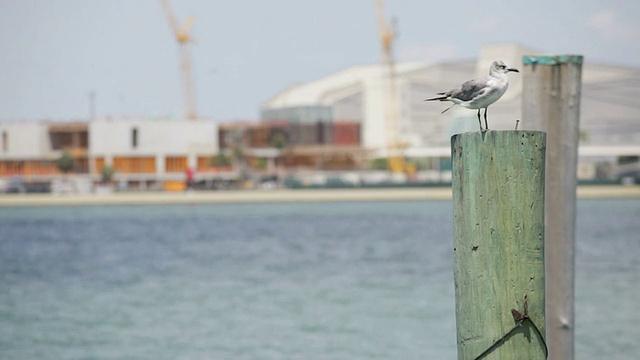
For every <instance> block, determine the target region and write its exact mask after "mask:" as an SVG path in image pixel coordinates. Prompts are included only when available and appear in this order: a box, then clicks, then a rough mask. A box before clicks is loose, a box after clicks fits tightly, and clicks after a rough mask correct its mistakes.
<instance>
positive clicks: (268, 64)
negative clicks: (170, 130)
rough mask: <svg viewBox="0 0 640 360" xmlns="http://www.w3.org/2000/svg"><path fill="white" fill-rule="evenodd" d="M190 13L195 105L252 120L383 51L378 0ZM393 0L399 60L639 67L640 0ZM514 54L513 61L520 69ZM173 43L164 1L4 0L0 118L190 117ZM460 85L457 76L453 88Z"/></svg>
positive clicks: (182, 12) (204, 111) (183, 7)
mask: <svg viewBox="0 0 640 360" xmlns="http://www.w3.org/2000/svg"><path fill="white" fill-rule="evenodd" d="M171 3H172V7H173V9H174V11H175V13H176V15H177V17H178V20H179V21H180V22H183V21H184V20H185V18H186V17H187V16H189V15H193V16H194V17H195V22H194V24H193V29H192V36H193V37H194V39H195V43H193V44H192V46H191V57H192V63H193V74H194V79H195V80H194V82H195V93H196V103H197V111H198V115H199V116H201V117H206V118H212V119H217V120H220V121H230V120H257V119H258V118H259V112H260V106H261V105H262V104H263V103H264V102H266V101H267V100H268V99H269V98H271V97H273V96H275V95H277V94H278V93H279V92H280V91H282V90H284V89H286V88H288V87H290V86H292V85H294V84H296V83H303V82H308V81H312V80H316V79H319V78H322V77H324V76H327V75H330V74H332V73H335V72H337V71H341V70H344V69H347V68H349V67H352V66H357V65H363V64H374V63H378V62H379V61H380V45H379V41H378V28H377V23H376V17H375V16H376V15H375V14H376V12H375V6H374V1H373V0H322V1H301V0H269V1H261V0H234V1H221V0H173V1H172V2H171ZM457 3H458V4H459V6H458V7H457V8H455V9H454V7H453V6H452V4H451V3H450V2H444V1H439V2H435V1H409V0H386V1H385V12H386V15H387V17H388V18H390V17H392V16H395V17H397V18H398V31H399V38H398V40H397V41H396V43H395V56H396V58H397V60H398V61H420V62H425V63H435V62H441V61H459V60H469V59H474V58H476V57H477V56H478V54H479V51H480V49H481V48H482V46H484V45H488V44H499V43H519V44H522V45H524V46H527V47H531V48H533V49H536V50H538V51H540V52H542V53H547V54H579V55H584V56H585V61H586V62H594V63H604V64H614V65H623V66H632V67H640V41H639V40H638V39H640V23H639V22H638V21H637V19H638V17H639V16H640V1H629V0H613V1H606V2H604V1H596V0H584V1H574V0H557V1H517V0H512V1H499V0H484V1H464V0H460V1H458V2H457ZM517 65H518V64H514V66H517ZM181 79H182V72H181V70H180V53H179V49H178V45H177V43H176V41H175V38H174V36H173V32H172V30H171V29H170V27H169V24H168V21H167V18H166V15H165V13H164V10H163V8H162V6H161V2H160V0H57V1H49V0H0V120H17V121H19V120H41V119H49V120H62V121H64V120H83V119H88V118H90V116H91V109H92V107H91V105H90V104H91V100H90V99H91V95H90V94H92V93H93V94H94V96H95V97H94V101H95V102H94V104H95V107H94V110H95V114H96V116H97V117H114V118H117V117H149V118H161V117H170V118H176V119H178V118H181V117H182V116H183V115H184V114H185V106H184V98H183V89H182V85H181V84H182V83H181ZM455 85H458V84H452V86H455Z"/></svg>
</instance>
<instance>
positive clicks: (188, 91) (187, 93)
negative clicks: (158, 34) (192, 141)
mask: <svg viewBox="0 0 640 360" xmlns="http://www.w3.org/2000/svg"><path fill="white" fill-rule="evenodd" d="M162 7H163V8H164V10H165V12H166V13H167V19H168V20H169V25H170V26H171V30H173V33H174V34H175V37H176V40H178V45H179V46H180V57H181V61H182V65H181V66H182V85H183V87H184V97H185V103H186V118H187V119H189V120H195V119H196V118H197V117H198V115H197V114H196V104H195V95H194V88H193V78H192V75H191V56H190V53H189V44H190V43H192V42H193V38H192V37H191V35H190V32H191V28H192V27H193V21H194V20H195V19H194V17H193V16H189V17H187V19H186V20H185V22H184V25H182V26H180V24H178V20H177V18H176V16H175V14H174V13H173V10H172V9H171V5H170V4H169V0H162Z"/></svg>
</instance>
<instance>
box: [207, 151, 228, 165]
mask: <svg viewBox="0 0 640 360" xmlns="http://www.w3.org/2000/svg"><path fill="white" fill-rule="evenodd" d="M209 165H211V166H217V167H225V166H229V165H231V159H230V158H229V157H228V156H227V155H225V154H224V153H223V152H219V153H218V154H216V156H214V157H212V158H211V161H210V162H209Z"/></svg>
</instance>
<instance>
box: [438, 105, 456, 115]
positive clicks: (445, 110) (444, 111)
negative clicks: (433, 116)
mask: <svg viewBox="0 0 640 360" xmlns="http://www.w3.org/2000/svg"><path fill="white" fill-rule="evenodd" d="M454 106H456V104H453V105H451V106H449V107H448V108H446V109H444V110H443V111H442V112H441V113H440V114H444V113H446V112H447V110H449V109H451V108H452V107H454Z"/></svg>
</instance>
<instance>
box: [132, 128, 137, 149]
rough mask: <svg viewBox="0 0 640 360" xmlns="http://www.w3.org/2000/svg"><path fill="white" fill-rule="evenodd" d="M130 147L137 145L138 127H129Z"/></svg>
mask: <svg viewBox="0 0 640 360" xmlns="http://www.w3.org/2000/svg"><path fill="white" fill-rule="evenodd" d="M131 147H132V148H134V149H135V148H137V147H138V128H133V129H131Z"/></svg>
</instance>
